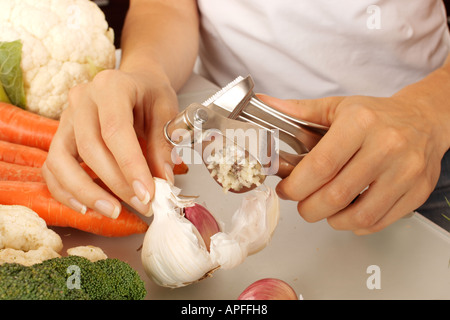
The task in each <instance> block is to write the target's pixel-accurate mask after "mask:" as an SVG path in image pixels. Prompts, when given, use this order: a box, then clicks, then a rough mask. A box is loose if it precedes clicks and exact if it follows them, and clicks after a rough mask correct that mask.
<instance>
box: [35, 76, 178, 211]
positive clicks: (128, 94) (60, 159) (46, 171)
mask: <svg viewBox="0 0 450 320" xmlns="http://www.w3.org/2000/svg"><path fill="white" fill-rule="evenodd" d="M177 106H178V104H177V100H176V94H175V92H174V91H173V90H172V88H171V87H170V86H169V85H167V84H166V82H165V81H163V80H158V78H157V77H152V76H149V75H141V74H129V73H125V72H122V71H119V70H107V71H103V72H100V73H99V74H98V75H97V76H96V77H95V78H94V80H93V81H92V82H90V83H87V84H82V85H78V86H76V87H74V88H73V89H72V90H71V91H70V94H69V107H68V108H67V109H66V110H65V111H64V112H63V114H62V116H61V119H60V125H59V128H58V130H57V132H56V135H55V137H54V139H53V141H52V144H51V147H50V150H49V153H48V158H47V161H46V162H45V164H44V166H43V168H42V172H43V175H44V177H45V179H46V182H47V185H48V188H49V190H50V192H51V193H52V195H53V196H54V198H55V199H57V200H58V201H60V202H61V203H63V204H65V205H67V206H69V207H71V208H73V209H75V210H77V211H81V212H83V211H85V210H86V208H87V207H88V208H92V209H94V210H96V211H98V212H100V213H102V214H104V215H106V216H109V217H112V218H117V216H118V214H119V213H120V210H121V202H120V201H119V199H121V200H123V201H125V202H126V203H128V204H129V205H131V206H132V207H134V208H135V209H136V210H137V211H139V212H140V213H142V214H147V212H148V211H149V201H150V199H151V198H152V197H153V194H154V184H153V179H152V175H155V176H158V177H161V178H164V179H173V175H172V161H171V156H170V153H171V149H170V146H169V144H168V143H167V142H166V141H165V139H164V137H163V126H164V124H165V123H166V121H168V120H170V119H172V118H173V117H174V116H175V115H176V114H177V110H178V107H177ZM138 137H141V138H145V139H146V140H147V141H148V146H147V150H148V154H146V155H144V154H143V152H142V149H141V147H140V144H139V141H138ZM81 161H83V162H84V163H85V164H86V165H87V166H88V167H89V168H91V169H92V170H93V171H94V172H95V174H96V175H97V176H98V177H99V179H100V180H101V181H102V183H104V184H105V185H106V186H107V187H108V188H109V189H110V190H111V191H112V193H113V194H115V195H116V196H113V195H112V194H111V193H109V192H107V191H106V190H105V189H104V188H101V187H100V186H99V185H98V184H97V183H95V182H94V181H93V180H92V179H91V178H90V176H89V175H88V174H87V173H86V171H85V170H84V169H83V168H82V167H81V166H80V162H81ZM117 197H118V198H119V199H117Z"/></svg>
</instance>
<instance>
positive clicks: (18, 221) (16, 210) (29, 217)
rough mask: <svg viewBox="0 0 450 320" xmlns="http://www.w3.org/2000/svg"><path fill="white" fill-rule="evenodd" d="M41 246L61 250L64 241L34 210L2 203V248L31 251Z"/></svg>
mask: <svg viewBox="0 0 450 320" xmlns="http://www.w3.org/2000/svg"><path fill="white" fill-rule="evenodd" d="M40 247H49V248H51V249H53V250H54V251H56V252H60V251H61V250H62V248H63V243H62V240H61V237H60V236H59V235H58V234H57V233H56V232H55V231H53V230H51V229H48V228H47V224H46V223H45V220H44V219H42V218H41V217H39V215H38V214H37V213H36V212H34V211H33V210H31V209H29V208H27V207H24V206H19V205H0V249H4V248H11V249H16V250H22V251H29V250H36V249H39V248H40Z"/></svg>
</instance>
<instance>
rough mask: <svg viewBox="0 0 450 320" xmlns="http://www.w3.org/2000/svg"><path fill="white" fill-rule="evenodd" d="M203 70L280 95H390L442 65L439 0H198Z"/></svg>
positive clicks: (447, 44)
mask: <svg viewBox="0 0 450 320" xmlns="http://www.w3.org/2000/svg"><path fill="white" fill-rule="evenodd" d="M198 5H199V10H200V14H201V24H202V27H201V35H202V41H201V47H200V61H201V63H200V69H199V70H200V71H199V72H200V73H201V74H202V75H204V76H205V77H207V78H208V79H210V80H211V81H213V82H214V83H216V84H218V85H219V86H224V85H226V84H227V83H228V82H230V81H232V80H233V79H234V78H236V77H237V76H239V75H241V76H246V75H249V74H250V75H251V76H252V77H253V79H254V81H255V91H256V92H259V93H266V94H270V95H273V96H275V97H278V98H297V99H302V98H303V99H306V98H319V97H323V96H334V95H352V94H359V95H372V96H390V95H392V94H393V93H395V92H396V91H398V90H399V89H401V88H402V87H404V86H406V85H408V84H410V83H413V82H416V81H418V80H420V79H422V78H423V77H424V76H426V75H427V74H429V73H430V72H431V71H433V70H435V69H436V68H438V67H440V66H441V65H442V64H443V62H444V60H445V58H446V57H447V55H448V54H449V48H450V36H449V32H448V28H447V18H446V13H445V7H444V4H443V1H442V0H340V1H337V0H198Z"/></svg>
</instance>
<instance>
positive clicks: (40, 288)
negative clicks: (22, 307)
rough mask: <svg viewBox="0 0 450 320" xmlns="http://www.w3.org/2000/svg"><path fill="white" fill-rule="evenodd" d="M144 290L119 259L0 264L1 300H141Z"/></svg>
mask: <svg viewBox="0 0 450 320" xmlns="http://www.w3.org/2000/svg"><path fill="white" fill-rule="evenodd" d="M146 294H147V291H146V289H145V283H144V282H143V281H142V279H141V278H140V276H139V274H138V273H137V272H136V271H135V270H134V269H133V268H132V267H131V266H130V265H129V264H128V263H126V262H123V261H121V260H119V259H111V258H108V259H104V260H99V261H96V262H91V261H90V260H88V259H86V258H84V257H79V256H68V257H59V258H53V259H48V260H45V261H43V262H42V263H39V264H35V265H32V266H23V265H19V264H15V263H5V264H2V265H0V299H1V300H142V299H143V298H144V297H145V295H146Z"/></svg>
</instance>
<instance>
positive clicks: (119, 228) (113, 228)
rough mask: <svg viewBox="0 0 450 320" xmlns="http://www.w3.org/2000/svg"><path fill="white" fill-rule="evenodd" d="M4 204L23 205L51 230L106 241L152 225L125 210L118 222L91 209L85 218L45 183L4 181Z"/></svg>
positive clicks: (0, 186)
mask: <svg viewBox="0 0 450 320" xmlns="http://www.w3.org/2000/svg"><path fill="white" fill-rule="evenodd" d="M0 203H1V204H5V205H22V206H26V207H28V208H30V209H31V210H33V211H34V212H36V213H37V214H38V215H39V216H40V217H41V218H42V219H44V220H45V221H46V223H47V225H49V226H55V227H71V228H75V229H78V230H82V231H85V232H89V233H93V234H96V235H101V236H105V237H123V236H128V235H132V234H140V233H145V232H146V230H147V229H148V224H147V223H146V222H145V221H143V220H142V219H140V218H139V217H138V216H137V215H136V214H134V213H132V212H130V211H128V210H127V209H126V208H125V207H123V208H122V212H121V213H120V215H119V217H118V218H117V219H110V218H107V217H105V216H103V215H102V214H100V213H98V212H95V211H94V210H91V209H88V210H87V212H86V213H85V214H81V213H79V212H77V211H74V210H72V209H70V208H69V207H67V206H65V205H63V204H61V203H60V202H58V201H56V200H55V199H53V197H52V196H51V194H50V192H49V191H48V189H47V186H46V185H45V183H41V182H23V181H0Z"/></svg>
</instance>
